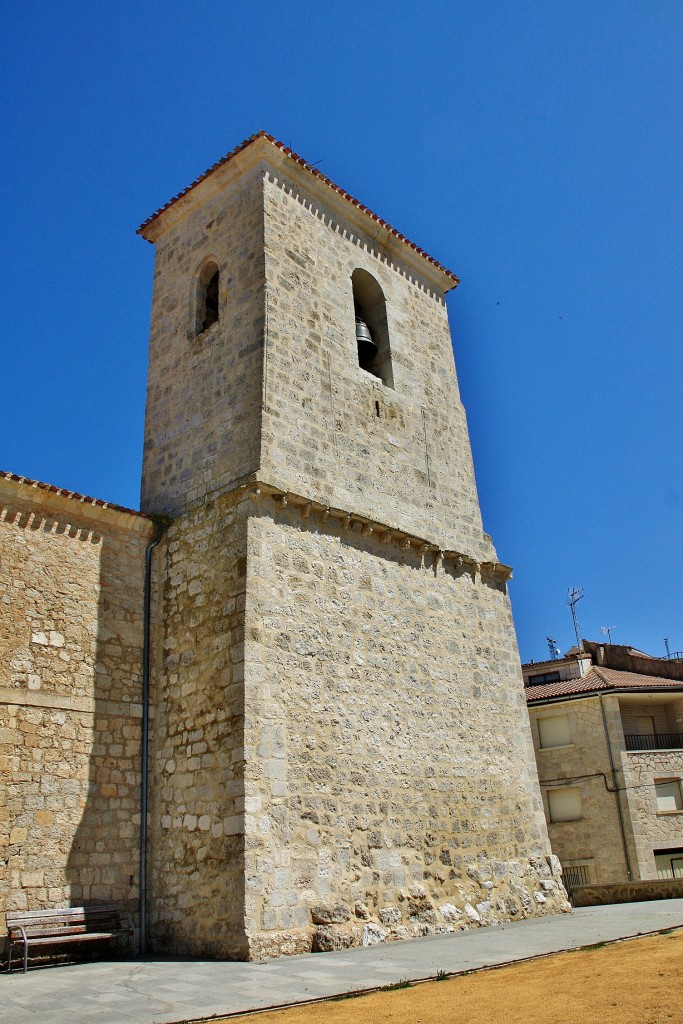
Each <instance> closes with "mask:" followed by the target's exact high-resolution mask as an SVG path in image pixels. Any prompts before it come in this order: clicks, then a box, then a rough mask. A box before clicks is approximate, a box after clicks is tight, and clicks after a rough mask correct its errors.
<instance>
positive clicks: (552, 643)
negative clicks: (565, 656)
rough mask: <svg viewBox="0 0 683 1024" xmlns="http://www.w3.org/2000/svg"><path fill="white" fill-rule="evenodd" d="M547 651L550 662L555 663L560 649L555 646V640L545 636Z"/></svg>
mask: <svg viewBox="0 0 683 1024" xmlns="http://www.w3.org/2000/svg"><path fill="white" fill-rule="evenodd" d="M546 640H547V641H548V650H549V651H550V660H551V661H557V657H558V655H559V653H560V648H559V647H558V646H557V640H553V638H552V637H551V636H547V637H546Z"/></svg>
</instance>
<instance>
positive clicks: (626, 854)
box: [522, 641, 683, 886]
mask: <svg viewBox="0 0 683 1024" xmlns="http://www.w3.org/2000/svg"><path fill="white" fill-rule="evenodd" d="M583 648H584V649H583V651H580V650H578V649H577V648H574V649H573V650H571V651H569V652H568V653H567V655H565V657H564V658H562V659H558V660H556V661H543V662H531V663H530V664H527V665H523V666H522V671H523V675H524V686H525V692H526V698H527V705H528V708H529V716H530V719H531V730H532V735H533V741H534V749H535V753H536V764H537V766H538V776H539V781H540V783H541V791H542V795H543V807H544V810H545V815H546V820H547V822H548V832H549V835H550V841H551V843H552V848H553V850H554V852H555V854H556V855H557V856H558V857H559V858H560V860H561V862H562V864H563V868H564V873H565V880H566V882H567V883H568V885H569V886H571V885H572V884H574V885H576V884H587V883H605V882H623V881H628V880H633V881H637V880H646V879H655V878H683V790H682V780H683V659H680V658H676V657H674V658H668V659H667V658H655V657H651V656H650V655H647V654H643V653H642V652H641V651H636V650H634V649H633V648H630V647H623V646H619V645H616V644H604V645H603V644H598V643H591V642H589V641H584V642H583Z"/></svg>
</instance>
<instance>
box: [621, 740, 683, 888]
mask: <svg viewBox="0 0 683 1024" xmlns="http://www.w3.org/2000/svg"><path fill="white" fill-rule="evenodd" d="M621 760H622V770H623V778H624V786H625V789H626V796H627V799H628V807H629V813H630V818H631V822H632V828H633V833H634V841H635V845H636V853H637V861H638V876H637V877H638V878H641V879H652V878H656V877H657V868H656V867H655V858H654V853H653V851H654V850H659V849H661V850H666V849H672V848H674V847H683V811H670V812H668V813H659V812H658V811H657V799H656V794H655V782H656V781H659V780H660V779H662V780H667V779H679V780H683V750H648V751H644V750H643V751H640V750H639V751H628V752H624V753H623V754H622V756H621Z"/></svg>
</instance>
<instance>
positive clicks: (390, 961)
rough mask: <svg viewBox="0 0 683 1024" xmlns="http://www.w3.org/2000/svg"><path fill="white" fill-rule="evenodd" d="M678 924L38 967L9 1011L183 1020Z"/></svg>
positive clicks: (632, 914) (511, 929)
mask: <svg viewBox="0 0 683 1024" xmlns="http://www.w3.org/2000/svg"><path fill="white" fill-rule="evenodd" d="M676 927H683V899H679V900H657V901H654V902H651V903H630V904H619V905H617V906H611V907H584V908H581V909H579V910H575V911H574V913H573V914H567V915H561V916H557V917H543V918H538V919H536V920H528V921H519V922H517V923H515V924H503V925H498V926H492V927H488V928H480V929H477V930H476V931H471V932H459V933H457V934H455V935H430V936H427V937H425V938H423V939H413V940H412V941H410V942H393V943H389V944H385V945H380V946H371V947H369V948H367V949H362V948H360V949H347V950H342V951H340V952H338V953H313V954H307V955H304V956H296V957H289V958H283V959H280V960H269V961H267V962H266V963H262V964H243V963H228V962H216V961H209V960H182V959H173V960H170V959H152V960H144V961H143V960H137V961H131V962H121V961H118V962H112V963H106V962H103V963H94V964H80V965H76V966H67V967H55V968H39V969H36V970H33V971H29V973H28V974H27V975H23V974H20V973H17V974H12V975H9V976H8V975H7V974H4V975H0V1007H1V1008H2V1009H1V1010H0V1019H1V1020H3V1021H7V1022H8V1024H10V1022H11V1024H124V1022H125V1024H176V1022H178V1021H185V1020H195V1019H197V1018H200V1019H201V1018H207V1017H211V1016H213V1015H216V1014H221V1013H235V1012H239V1011H242V1012H244V1011H247V1010H252V1009H258V1008H261V1007H265V1006H272V1005H274V1004H281V1003H298V1002H305V1001H306V1000H309V999H316V998H319V997H321V996H330V995H337V994H341V993H343V992H351V991H355V990H358V989H364V988H371V987H373V986H378V985H388V984H391V983H392V982H396V981H400V980H401V979H402V978H409V979H413V980H414V979H417V978H427V977H433V976H434V975H435V974H436V973H437V971H440V970H441V971H446V972H453V971H471V970H476V969H477V968H479V967H485V966H487V965H491V964H503V963H509V962H511V961H515V960H524V959H526V958H528V957H533V956H539V955H542V954H544V953H553V952H559V951H561V950H567V949H576V948H577V947H578V946H586V945H590V944H592V943H595V942H605V941H610V940H612V939H618V938H626V937H628V936H634V935H640V934H645V933H647V932H652V931H658V930H661V929H664V928H676Z"/></svg>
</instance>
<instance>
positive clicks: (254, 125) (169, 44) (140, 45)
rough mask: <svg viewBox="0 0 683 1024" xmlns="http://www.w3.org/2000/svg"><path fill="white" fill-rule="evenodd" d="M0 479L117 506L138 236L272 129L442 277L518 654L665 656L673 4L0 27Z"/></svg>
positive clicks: (385, 10) (305, 6)
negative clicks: (0, 198)
mask: <svg viewBox="0 0 683 1024" xmlns="http://www.w3.org/2000/svg"><path fill="white" fill-rule="evenodd" d="M2 21H3V32H2V42H0V46H1V47H2V49H3V51H4V52H3V53H2V67H3V71H2V75H3V77H4V82H3V84H2V91H3V97H4V109H5V119H4V121H5V123H4V131H3V144H2V147H1V148H2V155H1V156H0V159H1V160H2V180H3V182H4V191H5V200H6V201H5V203H4V204H3V206H4V211H3V215H2V216H3V225H4V243H3V246H2V250H1V252H0V259H1V260H2V282H3V288H2V292H3V294H4V300H5V306H4V315H3V317H2V325H3V333H4V345H3V376H2V385H3V386H2V406H1V408H2V416H0V467H2V468H3V469H5V470H10V471H12V472H15V473H20V474H23V475H25V476H32V477H37V478H39V479H42V480H46V481H49V482H51V483H54V484H57V485H59V486H63V487H68V488H71V489H74V490H78V491H82V492H85V493H87V494H91V495H94V496H97V497H101V498H105V499H108V500H110V501H114V502H118V503H121V504H124V505H128V506H132V507H137V503H138V486H139V475H140V464H141V442H142V425H143V414H144V392H145V370H146V348H147V332H148V325H149V306H150V294H151V281H152V260H153V249H152V247H151V246H150V245H148V244H147V243H146V242H143V241H142V240H141V239H140V238H138V237H137V236H136V235H135V233H134V232H135V228H136V227H137V226H138V224H139V223H140V222H141V221H142V220H143V219H144V218H145V217H146V216H148V214H150V213H151V212H152V211H154V210H155V209H156V208H157V207H159V206H160V205H161V204H162V203H164V202H165V201H166V200H167V199H169V198H170V197H171V196H172V195H174V194H176V193H177V192H178V190H179V189H181V188H182V187H184V186H185V185H187V184H188V183H189V182H190V181H192V180H193V179H194V178H195V177H196V176H197V174H198V173H200V172H201V171H203V170H204V169H205V168H206V167H207V166H209V165H210V164H211V163H213V162H214V161H215V160H216V159H218V158H219V157H220V156H222V155H223V154H224V153H225V152H227V151H228V150H229V149H232V148H233V146H234V145H236V144H237V143H238V142H240V141H241V140H242V139H243V138H244V137H246V136H248V135H250V134H252V133H253V132H254V131H256V130H258V129H261V128H264V129H266V130H267V131H269V132H271V133H272V134H274V135H275V136H277V137H278V138H280V139H283V140H284V141H285V142H287V143H291V145H292V146H293V147H294V148H295V149H296V150H298V151H299V152H300V153H301V154H302V155H304V156H305V157H306V158H307V159H308V160H309V161H311V162H314V161H320V167H321V169H322V170H323V171H324V172H325V173H326V174H328V175H329V176H330V177H332V178H333V179H334V180H335V181H337V182H338V183H339V184H341V185H343V186H344V187H345V188H347V189H348V190H349V191H350V192H352V193H353V194H354V195H356V196H357V197H358V198H359V199H361V200H362V201H363V202H365V203H366V204H367V205H369V206H370V207H372V208H373V209H374V210H375V211H376V212H377V213H379V214H380V215H381V216H383V217H385V218H386V219H387V220H389V221H390V222H391V223H392V224H394V225H395V226H396V227H398V228H399V230H401V231H403V232H404V233H405V234H407V235H408V236H409V237H410V238H412V239H413V240H414V241H415V242H417V243H418V244H419V245H422V246H423V247H424V248H426V249H427V251H428V252H430V253H432V254H433V255H434V256H435V257H436V258H437V259H439V260H440V261H441V262H443V263H444V264H445V265H446V266H448V267H451V268H452V269H453V270H455V271H456V272H457V273H458V274H459V275H460V277H461V278H462V284H461V286H460V287H459V288H458V289H457V291H456V292H455V293H454V294H452V296H451V297H450V299H449V313H450V317H451V324H452V330H453V336H454V347H455V355H456V363H457V367H458V372H459V377H460V385H461V390H462V393H463V398H464V401H465V404H466V407H467V410H468V416H469V423H470V430H471V435H472V443H473V447H474V457H475V466H476V471H477V479H478V485H479V493H480V498H481V504H482V509H483V515H484V523H485V527H486V529H487V530H488V531H489V532H490V533H491V534H492V535H493V538H494V541H495V543H496V545H497V549H498V554H499V557H500V558H501V559H502V560H503V561H505V562H508V563H510V564H511V565H513V566H514V567H515V578H514V581H513V583H512V584H511V594H512V600H513V610H514V613H515V621H516V624H517V629H518V635H519V641H520V648H521V654H522V658H523V659H524V660H528V659H531V658H534V659H536V660H540V659H542V658H544V657H546V644H545V637H546V635H547V634H548V633H550V634H551V635H552V636H553V637H555V638H556V639H557V641H558V643H559V645H560V647H562V649H563V650H564V649H566V648H568V647H569V646H570V644H571V643H572V642H573V631H572V625H571V618H570V615H569V610H568V608H567V604H566V596H567V588H568V587H569V586H577V587H583V588H584V590H585V597H584V599H583V600H582V601H581V603H580V604H579V606H578V611H579V615H580V619H581V625H582V631H583V634H584V636H588V637H591V638H596V639H599V638H600V626H603V625H604V626H614V627H615V629H614V632H613V640H614V642H621V643H631V644H633V645H635V646H639V647H641V648H644V649H645V650H648V651H652V652H653V653H664V648H663V642H662V638H663V637H665V636H667V637H669V640H670V646H671V649H672V650H674V649H675V650H681V649H683V618H682V616H681V610H682V605H683V539H682V533H681V519H682V512H683V446H682V445H681V413H680V409H681V389H682V385H683V352H682V346H681V319H682V317H681V312H682V310H681V306H682V295H683V288H682V287H681V283H680V275H681V264H682V263H683V259H682V255H683V254H682V253H681V239H682V238H683V231H682V227H683V225H682V224H681V205H680V171H681V166H682V165H683V152H682V150H683V146H682V133H681V118H680V112H681V73H680V54H681V49H682V43H683V32H682V28H683V6H682V5H681V3H680V0H652V2H649V3H647V2H646V3H636V2H627V0H623V2H614V0H601V2H600V3H596V2H595V0H578V2H575V3H573V4H566V3H559V2H555V0H526V2H525V3H523V4H522V3H518V2H516V0H507V2H502V0H500V2H493V0H489V2H487V0H480V2H477V3H464V2H460V0H450V2H445V3H429V2H425V3H414V2H412V3H406V2H404V0H395V2H393V3H387V2H375V3H372V2H367V0H366V2H362V3H361V2H358V0H349V2H345V3H343V4H342V3H334V2H332V3H327V4H321V3H319V2H316V3H313V2H299V0H292V2H290V3H287V4H285V3H261V4H253V5H252V4H245V3H239V4H237V3H232V2H227V0H226V2H215V0H214V2H211V0H204V2H201V0H200V2H197V0H195V2H193V3H192V4H190V3H185V4H181V3H173V2H166V3H160V2H153V0H152V2H150V0H146V2H145V3H141V4H140V3H131V2H125V0H124V2H117V3H113V2H104V3H98V4H86V3H85V2H80V3H74V2H69V0H61V2H60V3H48V2H30V0H29V2H27V3H25V4H23V5H20V4H17V3H5V4H3V5H2Z"/></svg>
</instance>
